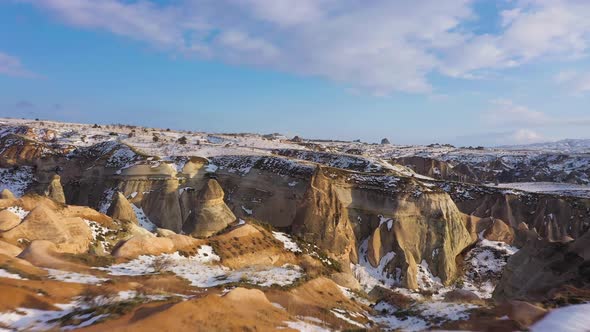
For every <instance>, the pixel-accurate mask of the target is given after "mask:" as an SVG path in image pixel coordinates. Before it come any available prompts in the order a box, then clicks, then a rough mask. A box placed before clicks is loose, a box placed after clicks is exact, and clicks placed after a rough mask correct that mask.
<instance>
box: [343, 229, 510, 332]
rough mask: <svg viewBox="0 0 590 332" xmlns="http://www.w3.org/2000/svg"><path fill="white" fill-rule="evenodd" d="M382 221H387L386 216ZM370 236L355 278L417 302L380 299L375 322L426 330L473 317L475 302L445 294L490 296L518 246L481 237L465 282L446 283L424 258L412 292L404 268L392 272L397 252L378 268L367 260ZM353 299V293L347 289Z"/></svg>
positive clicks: (469, 257) (362, 247) (369, 286)
mask: <svg viewBox="0 0 590 332" xmlns="http://www.w3.org/2000/svg"><path fill="white" fill-rule="evenodd" d="M382 223H387V219H386V218H382ZM367 248H368V239H367V240H365V241H363V242H362V244H361V245H360V247H359V263H358V264H351V269H352V271H353V273H354V276H355V278H356V279H357V280H358V281H359V283H360V284H361V286H362V287H363V288H364V290H365V291H366V292H370V291H371V290H372V289H373V288H374V287H375V286H381V287H385V288H389V289H392V290H393V291H394V292H396V293H399V294H401V295H405V296H407V297H408V298H410V299H411V300H412V301H414V303H413V304H412V305H411V306H410V309H409V310H402V309H400V308H397V307H394V306H392V305H390V304H388V303H386V302H379V303H377V304H376V305H375V306H374V309H375V310H376V311H377V312H378V313H380V314H378V315H375V316H373V317H371V319H372V320H373V321H374V322H377V323H379V324H382V325H384V326H386V327H387V328H388V329H391V330H398V329H400V330H403V331H422V330H425V329H429V328H432V327H436V326H439V325H440V324H442V323H443V322H446V321H453V320H464V319H467V318H469V311H470V310H472V309H475V308H478V307H479V306H478V305H475V304H457V303H449V302H445V301H444V297H445V294H446V293H447V292H449V291H452V290H454V289H456V288H457V287H460V288H461V289H465V290H469V291H472V292H474V293H475V294H477V295H478V296H479V297H480V298H482V299H489V298H491V296H492V292H493V290H494V288H495V286H496V284H497V282H498V280H499V278H500V276H501V273H502V269H503V267H504V265H505V264H506V261H507V260H508V258H509V257H510V256H511V255H513V254H514V253H516V251H517V248H515V247H512V246H509V245H507V244H505V243H502V242H495V241H489V240H486V239H483V238H481V236H480V239H479V242H478V244H477V245H476V247H475V248H474V249H472V250H471V251H470V252H469V253H468V254H467V257H466V258H465V265H466V270H467V272H466V274H465V275H464V276H463V277H462V279H461V285H460V286H459V284H458V285H457V286H444V285H443V284H442V282H441V280H440V278H438V277H437V276H435V275H433V274H432V272H431V271H430V268H429V266H428V264H427V263H426V261H424V260H423V261H422V262H421V263H420V264H419V265H418V269H417V276H416V277H417V281H418V286H419V288H420V289H419V290H416V291H412V290H408V289H405V288H401V287H400V284H401V270H399V269H397V270H396V271H395V272H394V273H390V272H388V270H387V269H386V267H387V264H388V263H389V262H390V261H391V260H392V259H393V258H394V257H395V253H393V252H390V253H387V254H386V255H385V256H384V257H383V258H381V261H380V262H379V265H378V266H377V267H373V266H372V265H371V264H370V263H369V261H368V259H367ZM423 291H426V292H429V293H432V295H431V296H430V297H426V296H424V295H422V292H423ZM343 294H345V295H346V296H347V297H349V298H353V297H354V295H353V293H351V292H349V291H346V290H343Z"/></svg>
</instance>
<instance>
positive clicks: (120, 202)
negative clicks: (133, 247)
mask: <svg viewBox="0 0 590 332" xmlns="http://www.w3.org/2000/svg"><path fill="white" fill-rule="evenodd" d="M107 214H108V215H109V216H111V217H112V218H113V219H118V220H123V221H130V222H132V223H134V224H138V223H139V222H138V220H137V215H136V214H135V211H134V210H133V207H132V206H131V203H129V201H128V200H127V198H126V197H125V195H123V193H121V192H117V193H116V194H115V197H114V198H113V203H111V206H110V207H109V209H108V211H107Z"/></svg>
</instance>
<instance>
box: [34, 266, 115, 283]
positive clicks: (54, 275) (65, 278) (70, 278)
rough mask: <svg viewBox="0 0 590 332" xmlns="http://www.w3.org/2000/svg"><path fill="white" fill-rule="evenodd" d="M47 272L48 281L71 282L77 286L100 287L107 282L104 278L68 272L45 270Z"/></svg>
mask: <svg viewBox="0 0 590 332" xmlns="http://www.w3.org/2000/svg"><path fill="white" fill-rule="evenodd" d="M45 270H47V272H48V275H49V279H53V280H58V281H62V282H71V283H78V284H88V285H100V284H101V283H103V282H105V281H107V280H108V279H106V278H99V277H96V276H93V275H90V274H83V273H76V272H70V271H63V270H56V269H45Z"/></svg>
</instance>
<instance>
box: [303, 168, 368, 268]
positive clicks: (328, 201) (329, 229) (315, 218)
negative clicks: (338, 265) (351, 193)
mask: <svg viewBox="0 0 590 332" xmlns="http://www.w3.org/2000/svg"><path fill="white" fill-rule="evenodd" d="M293 232H294V233H295V234H298V235H299V236H301V237H302V238H303V239H305V240H306V241H308V242H311V243H315V244H316V245H317V246H319V247H320V248H322V249H324V250H326V251H328V252H330V253H332V254H334V255H335V256H336V258H338V259H340V260H343V261H345V262H348V261H356V248H357V243H356V237H355V235H354V231H353V229H352V226H351V223H350V220H349V217H348V210H347V209H346V207H345V206H344V205H343V204H342V202H341V201H340V199H339V198H338V195H337V193H336V190H335V188H334V184H333V183H332V181H330V179H329V178H327V177H326V176H325V175H324V172H323V169H322V168H321V167H318V168H317V169H316V172H315V173H314V175H313V178H312V180H311V183H310V186H309V188H308V190H307V192H306V193H305V197H304V199H303V203H302V204H301V206H300V207H299V209H298V212H297V215H296V216H295V220H294V221H293Z"/></svg>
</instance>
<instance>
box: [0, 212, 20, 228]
mask: <svg viewBox="0 0 590 332" xmlns="http://www.w3.org/2000/svg"><path fill="white" fill-rule="evenodd" d="M18 224H20V217H19V216H17V215H16V214H15V213H13V212H11V211H9V210H2V211H0V232H5V231H7V230H9V229H11V228H14V227H16V226H18Z"/></svg>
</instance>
